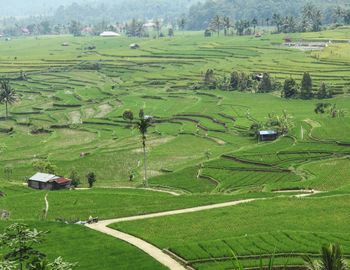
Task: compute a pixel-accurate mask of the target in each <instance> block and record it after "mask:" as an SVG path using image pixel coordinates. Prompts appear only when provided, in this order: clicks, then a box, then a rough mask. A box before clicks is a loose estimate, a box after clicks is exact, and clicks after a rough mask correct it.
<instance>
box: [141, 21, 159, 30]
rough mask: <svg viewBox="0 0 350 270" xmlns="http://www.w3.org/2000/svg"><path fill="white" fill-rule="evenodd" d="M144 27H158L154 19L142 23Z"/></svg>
mask: <svg viewBox="0 0 350 270" xmlns="http://www.w3.org/2000/svg"><path fill="white" fill-rule="evenodd" d="M142 27H143V28H154V27H156V24H155V23H154V22H152V21H149V22H146V23H145V24H143V25H142Z"/></svg>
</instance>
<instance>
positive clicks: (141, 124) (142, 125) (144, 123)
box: [136, 109, 152, 187]
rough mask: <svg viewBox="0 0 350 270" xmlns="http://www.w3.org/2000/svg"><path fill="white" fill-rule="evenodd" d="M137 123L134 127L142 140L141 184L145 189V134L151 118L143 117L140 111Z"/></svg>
mask: <svg viewBox="0 0 350 270" xmlns="http://www.w3.org/2000/svg"><path fill="white" fill-rule="evenodd" d="M139 117H140V119H139V121H138V122H137V123H136V126H137V128H138V130H139V131H140V133H141V140H142V148H143V166H144V176H143V177H144V178H143V184H144V186H145V187H148V181H147V155H146V140H147V137H146V134H147V130H148V128H149V127H150V126H151V121H152V118H151V117H148V116H145V114H144V111H143V109H141V110H140V113H139Z"/></svg>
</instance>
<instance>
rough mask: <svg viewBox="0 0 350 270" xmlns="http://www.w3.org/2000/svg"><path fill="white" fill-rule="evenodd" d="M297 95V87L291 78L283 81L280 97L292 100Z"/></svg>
mask: <svg viewBox="0 0 350 270" xmlns="http://www.w3.org/2000/svg"><path fill="white" fill-rule="evenodd" d="M297 94H298V86H297V83H296V81H295V80H294V79H293V78H289V79H286V80H285V81H284V85H283V90H282V97H284V98H293V97H296V95H297Z"/></svg>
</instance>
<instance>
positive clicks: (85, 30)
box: [81, 27, 94, 35]
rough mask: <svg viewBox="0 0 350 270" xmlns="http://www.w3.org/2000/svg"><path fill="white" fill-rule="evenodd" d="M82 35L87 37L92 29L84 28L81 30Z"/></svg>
mask: <svg viewBox="0 0 350 270" xmlns="http://www.w3.org/2000/svg"><path fill="white" fill-rule="evenodd" d="M81 32H82V33H83V34H86V35H89V34H92V33H93V32H94V29H93V28H92V27H85V28H84V29H83V30H81Z"/></svg>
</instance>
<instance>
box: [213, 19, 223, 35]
mask: <svg viewBox="0 0 350 270" xmlns="http://www.w3.org/2000/svg"><path fill="white" fill-rule="evenodd" d="M221 26H222V21H221V18H220V16H219V15H216V16H215V17H214V18H213V20H212V21H211V28H212V29H213V30H215V31H216V32H217V33H218V36H220V30H221Z"/></svg>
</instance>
